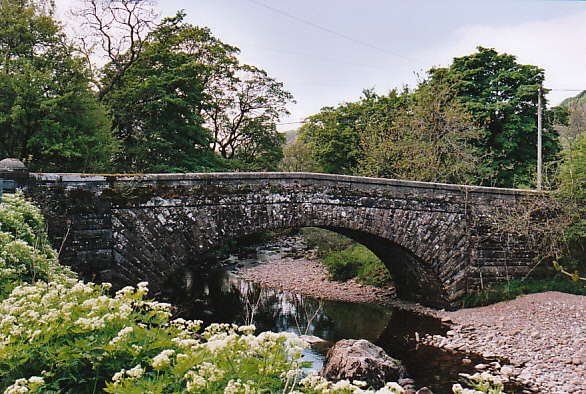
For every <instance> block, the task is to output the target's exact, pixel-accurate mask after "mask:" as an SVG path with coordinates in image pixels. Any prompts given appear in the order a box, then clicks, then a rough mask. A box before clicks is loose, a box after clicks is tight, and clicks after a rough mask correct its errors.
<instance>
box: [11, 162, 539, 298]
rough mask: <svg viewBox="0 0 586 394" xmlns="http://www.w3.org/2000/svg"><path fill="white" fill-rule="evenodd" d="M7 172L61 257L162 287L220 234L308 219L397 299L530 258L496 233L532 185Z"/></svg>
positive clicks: (456, 291) (91, 275) (437, 290)
mask: <svg viewBox="0 0 586 394" xmlns="http://www.w3.org/2000/svg"><path fill="white" fill-rule="evenodd" d="M2 177H4V178H7V177H12V178H14V180H15V185H14V186H16V187H20V188H22V189H23V190H24V191H25V193H26V194H27V195H28V196H29V197H30V198H32V199H33V200H34V201H36V202H37V203H38V204H40V206H41V207H42V209H43V211H44V214H45V216H46V218H47V221H48V230H49V235H50V238H51V240H52V242H53V243H54V246H55V247H56V248H59V247H60V246H61V244H62V243H63V249H62V252H61V256H60V258H61V261H62V262H63V263H65V264H68V265H70V266H71V267H73V269H74V270H76V271H77V272H79V273H80V274H81V275H82V276H83V277H84V278H85V279H87V280H93V281H116V280H122V281H123V282H125V283H130V284H135V283H136V282H139V281H143V280H148V281H149V282H150V283H151V287H155V286H157V284H160V283H162V279H163V278H168V277H169V275H170V274H171V273H173V272H178V271H180V270H181V268H182V267H183V266H184V265H185V264H187V263H192V262H194V261H197V258H198V256H201V255H202V254H203V253H204V252H206V251H210V250H213V249H214V248H215V247H217V246H218V245H220V244H222V243H223V242H225V241H228V240H232V239H237V238H239V237H243V236H246V235H250V234H253V233H256V232H259V231H261V230H274V229H284V228H297V227H306V226H314V227H321V228H326V229H329V230H332V231H335V232H337V233H340V234H343V235H346V236H348V237H350V238H353V239H355V240H356V241H358V242H360V243H362V244H363V245H365V246H366V247H368V248H369V249H370V250H372V251H373V252H374V253H375V254H376V255H377V256H379V257H380V258H381V260H382V261H383V262H384V264H385V265H386V266H387V267H388V269H389V271H390V272H391V274H392V276H393V279H394V282H395V284H396V287H397V293H398V294H399V295H400V296H402V297H404V298H407V299H412V300H416V301H419V302H421V303H423V304H426V305H430V306H435V307H446V308H454V307H457V306H458V305H459V304H460V302H461V298H462V296H463V295H464V294H466V293H470V292H473V291H475V290H476V289H477V288H478V287H479V286H481V285H484V286H486V284H488V283H491V282H494V281H496V280H499V279H504V278H507V277H508V278H513V277H518V276H519V275H523V274H525V273H527V272H528V271H529V269H530V268H531V266H532V265H533V264H534V262H533V254H532V252H531V251H530V250H529V248H528V247H527V246H526V245H525V243H524V242H523V241H522V240H517V241H515V242H514V245H511V243H510V240H511V237H505V235H506V234H504V235H503V234H499V233H496V232H495V231H494V223H495V222H497V221H498V220H499V215H502V213H503V212H506V211H507V210H508V209H511V208H512V207H515V206H516V205H517V204H519V203H523V201H525V200H527V199H528V198H529V199H530V198H531V197H532V196H535V195H536V193H535V192H529V191H520V190H513V189H497V188H485V187H471V186H457V185H446V184H437V183H423V182H410V181H398V180H388V179H373V178H363V177H352V176H341V175H326V174H312V173H214V174H165V175H88V174H36V173H31V174H28V173H24V174H20V175H19V174H18V171H16V172H12V173H4V174H0V178H2ZM505 238H507V241H506V242H505Z"/></svg>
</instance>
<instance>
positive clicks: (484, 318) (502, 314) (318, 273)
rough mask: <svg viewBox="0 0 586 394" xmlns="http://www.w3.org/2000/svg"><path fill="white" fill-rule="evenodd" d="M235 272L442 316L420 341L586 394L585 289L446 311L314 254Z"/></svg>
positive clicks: (529, 380)
mask: <svg viewBox="0 0 586 394" xmlns="http://www.w3.org/2000/svg"><path fill="white" fill-rule="evenodd" d="M236 275H237V276H239V277H241V278H243V279H246V280H251V281H254V282H257V283H260V284H261V285H264V286H267V287H274V288H282V289H284V290H288V291H291V292H297V293H300V294H304V295H308V296H311V297H314V298H323V299H330V300H340V301H350V302H360V303H377V304H381V305H386V306H394V307H403V308H407V309H411V310H417V311H419V312H422V313H428V314H432V315H434V316H439V317H442V318H443V320H445V321H449V322H450V323H451V330H450V331H449V332H448V334H447V336H446V337H442V336H429V337H426V338H422V341H423V342H425V343H428V344H432V345H435V346H439V347H443V348H446V349H451V350H456V351H461V352H464V353H466V352H473V353H478V354H482V355H483V356H484V357H485V358H493V359H495V361H494V362H493V363H492V364H487V365H477V369H478V370H491V371H492V372H494V373H497V374H499V375H501V376H502V377H504V378H506V379H511V380H517V381H519V382H521V383H523V384H524V385H526V386H527V387H530V388H531V389H532V391H534V392H541V393H558V394H563V393H578V394H586V366H585V362H586V297H584V296H574V295H569V294H563V293H556V292H548V293H541V294H532V295H527V296H523V297H519V298H517V299H516V300H513V301H508V302H501V303H498V304H495V305H491V306H487V307H482V308H470V309H462V310H459V311H456V312H446V311H436V310H433V309H429V308H425V307H422V306H420V305H418V304H414V303H409V302H401V301H398V300H397V299H396V298H395V292H394V291H393V290H384V289H378V288H376V287H373V286H367V285H363V284H360V283H358V282H356V281H354V280H351V281H347V282H343V283H339V282H332V281H330V280H329V279H328V274H327V271H326V269H325V267H323V265H322V264H321V263H320V262H319V261H317V260H311V259H305V258H300V259H292V258H283V259H281V260H279V261H272V262H270V263H267V264H260V265H257V266H254V267H247V268H242V269H240V270H238V271H237V273H236Z"/></svg>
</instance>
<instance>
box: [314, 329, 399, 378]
mask: <svg viewBox="0 0 586 394" xmlns="http://www.w3.org/2000/svg"><path fill="white" fill-rule="evenodd" d="M319 374H320V375H321V376H322V377H324V378H326V379H327V380H330V381H334V382H337V381H339V380H343V379H347V380H350V381H352V380H361V381H363V382H366V383H367V385H369V386H372V387H374V388H376V389H379V388H381V387H382V386H384V385H385V383H386V382H396V381H397V380H399V379H401V378H403V377H404V376H405V374H406V371H405V368H404V367H403V366H402V365H401V364H400V363H399V361H397V360H395V359H394V358H392V357H391V356H389V355H388V354H386V353H385V351H384V350H383V349H381V348H380V347H378V346H376V345H374V344H372V343H371V342H369V341H367V340H365V339H359V340H355V339H343V340H341V341H338V342H336V344H335V345H334V346H333V347H332V348H331V349H330V350H329V351H328V353H327V355H326V359H325V361H324V366H323V368H322V370H321V371H320V373H319Z"/></svg>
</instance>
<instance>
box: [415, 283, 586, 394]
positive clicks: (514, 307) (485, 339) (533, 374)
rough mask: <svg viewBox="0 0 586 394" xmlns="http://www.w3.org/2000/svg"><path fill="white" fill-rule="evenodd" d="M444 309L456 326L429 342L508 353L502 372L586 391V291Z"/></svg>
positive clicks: (541, 386) (551, 387) (546, 388)
mask: <svg viewBox="0 0 586 394" xmlns="http://www.w3.org/2000/svg"><path fill="white" fill-rule="evenodd" d="M441 315H442V316H444V317H445V318H448V319H450V320H452V321H453V322H454V324H453V326H452V330H451V331H449V332H448V337H447V338H444V337H441V336H434V337H428V338H426V339H425V341H426V342H427V343H429V344H433V345H436V346H441V347H444V348H448V349H458V350H461V351H472V352H474V353H479V354H482V355H483V356H484V357H485V358H489V357H498V358H500V359H501V360H503V359H504V360H506V359H508V361H509V362H510V364H511V365H505V366H502V367H500V368H497V369H498V372H500V373H501V374H502V375H503V376H505V377H508V378H510V379H513V380H518V381H520V382H521V383H523V384H525V385H527V386H528V387H531V388H532V389H534V390H535V391H536V392H544V393H559V394H562V393H581V394H585V393H586V366H585V363H586V297H585V296H575V295H570V294H565V293H558V292H546V293H539V294H530V295H526V296H522V297H518V298H517V299H515V300H512V301H507V302H500V303H498V304H494V305H490V306H486V307H481V308H470V309H461V310H459V311H455V312H442V313H441ZM479 369H482V366H480V367H479Z"/></svg>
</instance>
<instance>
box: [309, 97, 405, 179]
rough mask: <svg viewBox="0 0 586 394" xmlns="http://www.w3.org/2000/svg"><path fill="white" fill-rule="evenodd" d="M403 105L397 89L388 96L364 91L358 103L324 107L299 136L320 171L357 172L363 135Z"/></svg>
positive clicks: (389, 118) (387, 120) (310, 119)
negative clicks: (309, 150)
mask: <svg viewBox="0 0 586 394" xmlns="http://www.w3.org/2000/svg"><path fill="white" fill-rule="evenodd" d="M403 104H404V102H403V97H402V96H401V95H399V94H398V93H397V92H396V91H394V90H393V91H391V92H390V93H389V94H388V95H387V96H378V95H376V94H375V93H374V92H373V91H372V90H364V91H363V98H362V99H361V100H360V101H359V102H356V103H344V104H342V105H340V106H339V107H337V108H333V107H324V108H322V110H321V111H320V112H319V113H318V114H316V115H312V116H310V117H308V118H307V119H306V123H305V124H304V125H303V126H302V127H301V129H300V130H299V135H300V139H301V141H302V142H304V143H306V144H307V145H308V146H309V148H310V149H311V151H312V158H313V160H315V161H316V163H317V166H318V168H319V170H320V171H322V172H327V173H334V174H354V173H356V171H357V168H358V165H359V162H360V160H361V158H362V154H363V151H362V148H361V134H362V133H363V132H364V131H365V130H366V129H367V128H369V127H370V128H373V127H375V125H381V127H384V126H382V125H388V124H390V123H391V122H392V119H393V117H394V116H395V113H396V111H398V109H399V108H400V107H401V106H402V105H403Z"/></svg>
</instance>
